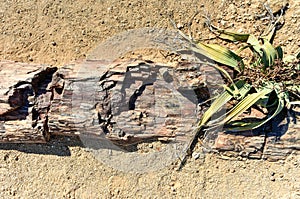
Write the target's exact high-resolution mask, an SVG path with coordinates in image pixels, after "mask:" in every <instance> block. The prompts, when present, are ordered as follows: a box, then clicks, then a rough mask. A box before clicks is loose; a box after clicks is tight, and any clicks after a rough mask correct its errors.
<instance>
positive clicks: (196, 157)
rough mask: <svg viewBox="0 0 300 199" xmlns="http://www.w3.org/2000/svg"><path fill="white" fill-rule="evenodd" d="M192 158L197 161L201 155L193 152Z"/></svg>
mask: <svg viewBox="0 0 300 199" xmlns="http://www.w3.org/2000/svg"><path fill="white" fill-rule="evenodd" d="M192 157H193V158H194V160H197V159H198V158H199V157H200V153H196V152H193V154H192Z"/></svg>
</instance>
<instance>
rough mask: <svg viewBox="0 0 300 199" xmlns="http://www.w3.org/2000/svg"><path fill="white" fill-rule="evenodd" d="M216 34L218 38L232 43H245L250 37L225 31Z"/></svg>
mask: <svg viewBox="0 0 300 199" xmlns="http://www.w3.org/2000/svg"><path fill="white" fill-rule="evenodd" d="M217 32H218V33H219V34H220V35H219V37H220V38H221V39H225V40H229V41H232V42H236V41H241V42H246V41H247V40H248V38H249V35H250V34H242V33H236V32H230V31H226V30H217Z"/></svg>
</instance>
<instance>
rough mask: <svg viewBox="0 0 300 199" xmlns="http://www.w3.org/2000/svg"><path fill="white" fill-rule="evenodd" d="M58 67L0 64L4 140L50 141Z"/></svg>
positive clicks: (1, 138)
mask: <svg viewBox="0 0 300 199" xmlns="http://www.w3.org/2000/svg"><path fill="white" fill-rule="evenodd" d="M56 70H57V68H55V67H47V66H43V65H33V64H23V63H16V62H11V61H6V62H0V77H1V86H0V141H1V142H46V141H47V140H48V139H49V136H50V134H49V131H48V116H47V115H48V111H49V108H50V101H51V97H52V92H51V89H49V87H48V85H49V83H50V82H51V81H52V75H53V74H54V72H55V71H56Z"/></svg>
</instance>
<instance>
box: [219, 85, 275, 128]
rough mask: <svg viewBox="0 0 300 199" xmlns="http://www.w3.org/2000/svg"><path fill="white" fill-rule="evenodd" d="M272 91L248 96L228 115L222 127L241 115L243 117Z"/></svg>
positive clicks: (265, 90)
mask: <svg viewBox="0 0 300 199" xmlns="http://www.w3.org/2000/svg"><path fill="white" fill-rule="evenodd" d="M271 91H272V90H271V89H264V90H262V91H260V92H257V93H252V94H249V95H247V96H246V97H245V98H244V99H243V100H241V101H240V102H239V103H238V104H237V105H236V106H235V107H234V108H232V109H231V110H230V111H229V112H228V113H227V115H226V117H225V118H224V120H222V122H221V123H220V124H221V125H222V124H225V123H228V122H230V121H232V120H234V119H236V118H237V117H238V116H239V115H241V114H242V113H243V112H244V111H246V110H247V109H248V108H250V107H251V106H252V105H254V104H255V103H256V102H257V101H258V100H259V99H261V98H263V97H265V96H266V95H268V94H269V93H270V92H271Z"/></svg>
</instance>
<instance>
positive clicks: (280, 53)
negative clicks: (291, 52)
mask: <svg viewBox="0 0 300 199" xmlns="http://www.w3.org/2000/svg"><path fill="white" fill-rule="evenodd" d="M275 50H276V52H277V55H278V59H280V60H282V59H283V50H282V48H281V46H277V47H276V48H275Z"/></svg>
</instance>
